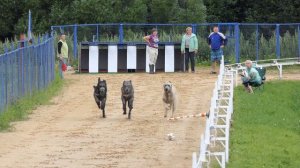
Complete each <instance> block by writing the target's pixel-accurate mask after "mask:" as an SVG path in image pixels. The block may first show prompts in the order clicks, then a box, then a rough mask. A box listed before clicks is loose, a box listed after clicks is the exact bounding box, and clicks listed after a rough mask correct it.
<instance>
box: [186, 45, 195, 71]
mask: <svg viewBox="0 0 300 168" xmlns="http://www.w3.org/2000/svg"><path fill="white" fill-rule="evenodd" d="M190 61H191V69H192V71H195V52H189V49H188V48H186V49H185V70H186V71H189V63H190Z"/></svg>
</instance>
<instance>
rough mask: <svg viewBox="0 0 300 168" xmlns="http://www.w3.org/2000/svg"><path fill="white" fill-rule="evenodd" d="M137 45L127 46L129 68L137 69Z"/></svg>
mask: <svg viewBox="0 0 300 168" xmlns="http://www.w3.org/2000/svg"><path fill="white" fill-rule="evenodd" d="M136 61H137V60H136V46H127V69H136Z"/></svg>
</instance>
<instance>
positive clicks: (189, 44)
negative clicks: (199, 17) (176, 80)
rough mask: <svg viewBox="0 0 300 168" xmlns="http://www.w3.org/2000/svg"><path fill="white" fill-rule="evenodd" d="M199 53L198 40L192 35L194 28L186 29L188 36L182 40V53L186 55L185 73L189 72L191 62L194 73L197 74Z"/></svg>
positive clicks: (184, 36)
mask: <svg viewBox="0 0 300 168" xmlns="http://www.w3.org/2000/svg"><path fill="white" fill-rule="evenodd" d="M197 52H198V39H197V36H196V35H195V34H194V33H192V28H191V27H187V28H186V34H185V35H183V37H182V40H181V53H182V54H184V65H185V69H184V70H185V71H187V72H189V62H190V61H191V70H192V73H194V72H195V55H196V54H197Z"/></svg>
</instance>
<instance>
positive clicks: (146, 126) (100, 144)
mask: <svg viewBox="0 0 300 168" xmlns="http://www.w3.org/2000/svg"><path fill="white" fill-rule="evenodd" d="M99 76H100V77H101V78H103V79H106V80H107V83H108V100H107V106H106V111H107V118H106V119H103V118H101V117H100V116H101V115H100V111H99V110H98V109H97V106H96V104H95V102H94V100H93V96H92V92H93V88H92V85H93V84H94V83H96V81H97V77H99ZM125 79H131V80H132V82H133V85H134V89H135V101H134V109H133V111H132V120H131V121H128V120H127V116H124V115H122V108H121V107H122V105H121V99H120V93H121V91H120V88H121V84H122V81H123V80H125ZM215 79H216V75H209V74H208V71H207V70H201V71H200V72H198V73H196V74H191V73H189V74H187V73H170V74H165V73H159V74H156V75H148V74H144V73H138V74H100V75H73V74H67V75H66V80H67V83H68V84H67V85H66V87H65V88H64V90H63V92H61V93H60V94H59V96H57V97H55V98H54V99H53V100H52V101H51V103H50V104H49V105H44V106H40V107H38V108H37V109H36V110H34V111H33V114H31V115H30V118H29V120H26V121H21V122H16V123H13V127H14V128H15V129H14V130H13V131H11V132H4V133H0V144H1V146H0V167H11V168H17V167H26V168H27V167H37V168H40V167H64V168H65V167H70V168H75V167H86V168H93V167H100V168H127V167H136V168H139V167H153V168H177V167H178V168H187V167H191V162H192V161H191V156H192V152H194V151H196V150H198V148H199V139H200V134H201V132H202V131H203V128H204V126H205V122H204V121H205V119H203V118H191V119H184V120H179V121H167V120H166V119H164V118H163V112H164V108H163V103H162V91H163V90H162V89H163V88H162V85H163V83H164V82H165V81H172V82H173V83H174V84H175V85H176V88H177V91H178V93H179V105H178V110H177V112H176V116H180V115H188V114H196V113H199V112H206V111H207V110H208V109H209V104H210V98H211V93H212V89H213V87H214V81H215ZM170 132H173V133H174V134H175V136H176V140H175V141H168V140H166V139H165V138H166V134H168V133H170Z"/></svg>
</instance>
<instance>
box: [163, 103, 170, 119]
mask: <svg viewBox="0 0 300 168" xmlns="http://www.w3.org/2000/svg"><path fill="white" fill-rule="evenodd" d="M168 110H169V104H165V115H164V117H165V118H166V117H167V116H168Z"/></svg>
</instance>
